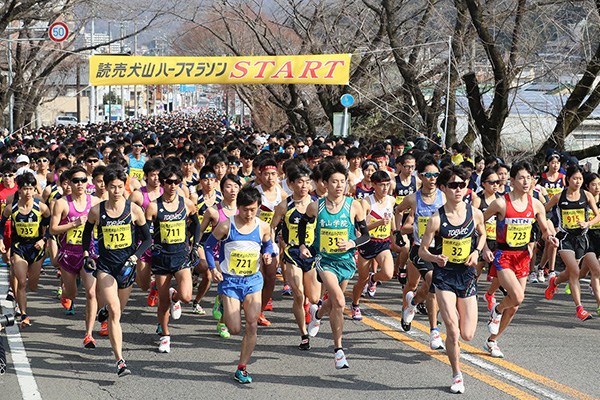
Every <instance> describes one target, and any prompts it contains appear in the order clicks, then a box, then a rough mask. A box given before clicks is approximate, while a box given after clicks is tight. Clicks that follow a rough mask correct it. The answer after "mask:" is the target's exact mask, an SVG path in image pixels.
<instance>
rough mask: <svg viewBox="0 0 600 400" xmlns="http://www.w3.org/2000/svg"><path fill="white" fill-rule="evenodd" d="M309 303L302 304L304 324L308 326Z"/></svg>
mask: <svg viewBox="0 0 600 400" xmlns="http://www.w3.org/2000/svg"><path fill="white" fill-rule="evenodd" d="M309 309H310V302H306V303H304V323H306V324H307V325H308V323H309V322H310V311H309Z"/></svg>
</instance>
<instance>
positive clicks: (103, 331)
mask: <svg viewBox="0 0 600 400" xmlns="http://www.w3.org/2000/svg"><path fill="white" fill-rule="evenodd" d="M100 336H108V322H106V321H104V322H103V323H102V324H101V325H100Z"/></svg>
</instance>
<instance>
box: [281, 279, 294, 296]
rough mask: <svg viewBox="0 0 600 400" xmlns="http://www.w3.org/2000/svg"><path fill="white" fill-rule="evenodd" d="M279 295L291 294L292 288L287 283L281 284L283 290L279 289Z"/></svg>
mask: <svg viewBox="0 0 600 400" xmlns="http://www.w3.org/2000/svg"><path fill="white" fill-rule="evenodd" d="M281 295H282V296H291V295H292V288H291V287H290V284H289V283H287V282H286V283H284V284H283V290H282V291H281Z"/></svg>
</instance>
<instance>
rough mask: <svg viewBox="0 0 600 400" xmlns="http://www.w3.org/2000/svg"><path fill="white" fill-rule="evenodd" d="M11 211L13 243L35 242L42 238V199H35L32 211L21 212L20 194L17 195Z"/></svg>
mask: <svg viewBox="0 0 600 400" xmlns="http://www.w3.org/2000/svg"><path fill="white" fill-rule="evenodd" d="M11 211H12V213H11V224H12V225H11V235H12V236H11V238H12V243H13V244H15V243H28V244H31V243H35V242H37V241H38V240H40V239H41V238H42V212H41V211H40V200H39V199H35V198H34V199H33V206H32V207H31V211H29V213H27V214H26V215H23V214H21V213H20V212H19V196H18V195H15V197H14V199H13V203H12V210H11Z"/></svg>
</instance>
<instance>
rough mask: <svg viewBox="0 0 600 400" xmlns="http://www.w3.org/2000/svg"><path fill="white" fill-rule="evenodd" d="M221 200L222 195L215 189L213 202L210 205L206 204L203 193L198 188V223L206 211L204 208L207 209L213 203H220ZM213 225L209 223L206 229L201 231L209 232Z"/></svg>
mask: <svg viewBox="0 0 600 400" xmlns="http://www.w3.org/2000/svg"><path fill="white" fill-rule="evenodd" d="M222 200H223V195H222V194H221V192H219V191H218V190H215V201H214V203H213V204H211V205H210V206H209V205H208V204H206V200H205V199H204V194H203V193H202V190H200V191H199V192H198V206H197V207H198V220H199V221H200V223H201V224H202V220H203V219H204V213H205V212H206V210H207V209H208V207H212V206H214V205H215V204H219V203H221V201H222ZM212 230H213V227H212V226H211V225H208V226H207V227H206V230H205V231H204V232H203V233H210V232H212Z"/></svg>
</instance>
